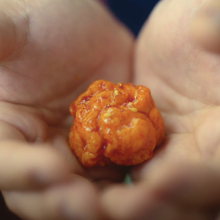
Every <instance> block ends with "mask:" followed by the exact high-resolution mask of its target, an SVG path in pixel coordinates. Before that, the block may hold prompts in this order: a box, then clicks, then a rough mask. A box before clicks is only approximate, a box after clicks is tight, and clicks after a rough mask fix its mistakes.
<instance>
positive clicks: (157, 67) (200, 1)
mask: <svg viewBox="0 0 220 220" xmlns="http://www.w3.org/2000/svg"><path fill="white" fill-rule="evenodd" d="M61 2H62V4H61ZM0 4H1V7H0V8H1V10H2V12H1V13H0V19H1V22H0V24H1V25H0V29H1V31H0V33H1V35H0V36H1V37H0V42H1V44H0V45H1V50H0V51H1V52H0V57H1V68H0V77H1V87H0V94H1V97H0V99H1V103H0V105H1V108H0V120H1V122H0V130H1V132H0V140H1V142H2V143H1V149H0V151H1V152H0V155H4V157H3V156H2V158H1V160H0V177H1V178H0V189H1V190H2V191H3V195H4V198H5V201H6V203H7V206H8V207H9V209H10V210H11V211H13V212H14V213H16V214H17V215H18V216H20V217H22V218H23V219H28V220H32V219H33V220H35V219H36V220H42V219H43V220H44V219H47V220H50V219H53V220H54V219H111V220H114V219H117V220H118V219H120V220H123V219H126V220H130V219H141V220H142V219H148V220H150V219H154V220H159V219H163V220H164V219H168V220H174V219H178V220H181V219H184V220H185V219H187V220H188V219H190V220H209V219H211V220H218V219H219V218H218V215H219V213H218V211H219V202H220V189H219V185H220V175H219V173H220V172H219V170H220V164H219V157H220V151H219V135H218V134H219V132H220V127H219V123H218V118H219V115H220V112H219V106H218V105H219V102H220V100H219V97H220V94H219V93H220V91H219V80H220V79H219V76H218V72H219V71H220V70H219V65H218V64H219V52H220V47H219V40H218V38H219V37H218V36H219V31H218V30H219V24H218V23H217V21H218V20H217V19H216V18H217V17H216V16H215V17H214V18H213V19H211V18H210V17H208V15H209V14H210V12H209V13H207V10H206V9H207V8H209V9H208V11H210V10H211V9H213V10H215V11H216V13H219V11H220V6H219V3H218V1H217V0H209V1H208V0H206V1H205V0H191V1H185V0H163V1H161V3H160V4H159V5H158V6H157V7H156V9H155V10H154V12H153V14H152V16H151V17H150V19H149V21H148V22H147V23H146V25H145V26H144V27H143V30H142V32H141V34H140V36H139V38H138V39H137V43H136V47H135V52H134V53H133V38H132V36H131V35H130V34H129V33H128V32H127V31H126V30H125V29H124V28H123V27H122V26H121V25H119V24H117V22H116V21H115V20H114V19H113V18H112V17H111V16H110V15H109V14H108V13H107V12H105V11H104V10H103V9H101V7H100V6H99V5H98V4H96V2H95V1H91V0H76V1H68V0H53V1H52V0H47V1H43V0H40V1H39V0H38V1H34V0H32V1H19V0H17V1H15V0H14V1H13V0H11V1H10V4H8V1H1V3H0ZM201 6H202V7H201ZM15 8H16V9H15ZM79 11H80V13H79ZM54 12H56V13H54ZM57 13H58V14H59V16H57ZM211 14H212V13H211ZM67 15H68V16H67ZM202 19H203V20H202ZM79 21H80V23H81V24H80V25H79ZM204 21H205V22H204ZM215 22H216V23H215ZM201 24H204V25H201ZM57 27H59V28H57ZM212 27H214V28H212ZM216 27H218V28H216ZM210 39H212V40H210ZM106 41H107V43H106ZM133 54H134V58H135V59H134V61H132V56H133ZM131 64H132V65H131ZM133 70H134V77H133V80H134V83H136V84H144V85H146V86H148V87H149V88H150V89H151V91H152V95H153V97H154V99H155V102H156V105H157V107H158V108H159V109H160V111H161V113H162V114H163V116H164V120H165V124H166V139H165V142H164V145H163V146H161V147H160V148H158V150H157V151H156V152H155V156H154V157H153V159H152V160H150V161H148V162H146V163H144V164H142V165H141V166H137V167H134V168H133V169H132V170H131V175H132V178H133V181H134V184H133V185H132V186H125V185H116V186H114V185H113V186H112V187H107V188H106V189H105V190H104V191H98V190H97V187H96V182H97V181H95V180H97V179H99V180H100V179H101V180H106V179H108V180H111V181H119V180H120V178H121V174H122V172H117V170H118V169H116V170H114V169H111V170H108V171H106V170H92V171H90V172H88V171H86V170H85V169H83V168H82V167H81V166H80V165H79V164H78V162H77V160H76V159H75V158H74V157H73V156H72V155H71V153H70V152H69V151H68V148H67V142H66V137H67V134H68V128H69V126H70V123H71V119H69V118H68V105H69V103H70V102H71V101H72V99H73V98H75V97H76V95H77V94H78V93H80V92H81V91H82V90H84V88H85V86H86V85H87V84H89V83H90V82H91V81H92V80H94V79H96V78H99V77H102V78H105V79H106V80H111V81H116V82H117V81H129V80H130V79H129V78H130V73H131V72H132V71H133ZM119 73H120V74H119ZM63 74H65V77H64V75H63ZM64 85H65V86H64ZM11 157H12V158H13V159H12V158H11ZM106 173H107V174H108V175H107V176H106ZM116 174H117V175H116ZM115 176H116V177H117V178H115ZM113 177H114V178H113ZM89 180H90V181H89Z"/></svg>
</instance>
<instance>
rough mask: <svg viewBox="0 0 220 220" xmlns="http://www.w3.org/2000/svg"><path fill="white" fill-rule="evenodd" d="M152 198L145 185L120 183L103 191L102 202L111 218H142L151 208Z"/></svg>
mask: <svg viewBox="0 0 220 220" xmlns="http://www.w3.org/2000/svg"><path fill="white" fill-rule="evenodd" d="M151 199H152V198H151V196H150V193H149V192H148V190H147V189H146V188H145V187H141V186H123V185H118V186H114V187H111V188H109V189H107V190H105V191H104V192H103V194H102V196H101V204H102V208H103V211H104V213H105V214H106V216H107V217H108V218H109V219H112V220H118V219H120V220H133V219H136V220H138V219H140V220H142V219H145V218H143V216H147V213H148V211H149V210H150V209H151Z"/></svg>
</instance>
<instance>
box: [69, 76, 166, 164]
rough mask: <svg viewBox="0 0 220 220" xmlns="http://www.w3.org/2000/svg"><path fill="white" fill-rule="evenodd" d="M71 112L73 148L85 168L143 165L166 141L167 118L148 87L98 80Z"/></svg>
mask: <svg viewBox="0 0 220 220" xmlns="http://www.w3.org/2000/svg"><path fill="white" fill-rule="evenodd" d="M70 113H71V114H72V116H73V117H74V119H73V122H74V123H73V125H72V127H71V129H70V134H69V142H70V148H71V149H72V151H73V153H74V154H75V155H76V156H77V157H78V159H79V161H80V162H81V164H82V165H83V166H85V167H92V166H104V165H109V164H112V163H116V164H119V165H125V166H129V165H135V164H139V163H141V162H143V161H145V160H147V159H149V158H151V157H152V155H153V150H154V148H155V147H156V146H157V145H159V144H161V142H162V140H163V136H164V121H163V118H162V116H161V115H160V113H159V111H158V110H157V109H156V107H155V104H154V101H153V99H152V97H151V94H150V90H149V89H148V88H146V87H144V86H135V85H133V84H122V83H118V84H117V85H115V84H113V83H111V82H108V81H104V80H98V81H95V82H93V83H92V84H91V85H90V86H89V87H88V89H87V90H86V91H85V92H84V93H82V94H81V95H80V96H79V97H78V98H77V99H76V100H75V101H73V102H72V104H71V105H70Z"/></svg>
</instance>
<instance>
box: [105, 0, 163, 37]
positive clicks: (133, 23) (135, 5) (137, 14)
mask: <svg viewBox="0 0 220 220" xmlns="http://www.w3.org/2000/svg"><path fill="white" fill-rule="evenodd" d="M106 2H107V4H108V6H109V8H110V9H111V10H112V12H113V13H114V14H115V15H116V17H118V18H119V19H120V20H121V21H122V22H123V23H124V24H126V25H127V26H128V27H129V28H130V30H131V31H132V32H133V33H134V34H135V35H137V34H138V32H139V31H140V29H141V27H142V25H143V23H144V22H145V20H146V19H147V17H148V15H149V14H150V12H151V10H152V8H153V7H154V6H155V5H156V3H157V2H159V0H106Z"/></svg>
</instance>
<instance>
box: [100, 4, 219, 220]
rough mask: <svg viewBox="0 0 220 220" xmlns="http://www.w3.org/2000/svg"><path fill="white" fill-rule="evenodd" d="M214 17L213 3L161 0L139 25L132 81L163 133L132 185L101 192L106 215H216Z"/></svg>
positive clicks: (193, 218) (170, 218)
mask: <svg viewBox="0 0 220 220" xmlns="http://www.w3.org/2000/svg"><path fill="white" fill-rule="evenodd" d="M207 11H208V12H207ZM213 11H215V16H214V15H213V13H212V12H213ZM219 14H220V5H219V2H218V1H205V0H203V1H201V0H191V1H184V0H175V1H173V0H164V1H161V2H160V3H159V4H158V6H157V7H156V8H155V10H154V12H153V14H152V15H151V17H150V19H149V20H148V22H147V23H146V25H145V27H144V28H143V30H142V33H141V34H140V36H139V39H138V42H137V47H136V56H135V60H136V62H135V81H134V82H135V84H144V85H146V86H147V87H149V88H150V89H151V92H152V95H153V98H154V100H155V102H156V105H157V107H158V109H159V110H160V111H161V113H162V114H163V117H164V120H165V127H166V138H165V140H164V144H163V145H162V146H161V147H159V148H158V149H157V150H156V152H155V155H154V157H153V158H152V159H151V160H150V161H147V162H146V163H144V164H142V165H140V166H137V167H135V168H134V169H133V170H132V178H133V180H134V185H133V186H132V187H128V188H120V187H115V188H112V189H111V190H109V191H108V190H107V191H106V193H105V194H104V195H103V204H104V208H105V210H106V212H108V213H109V215H110V216H111V218H112V219H126V220H128V219H148V220H150V219H154V220H160V219H161V220H162V219H163V220H165V219H167V220H177V219H178V220H181V219H187V220H189V219H190V220H206V219H207V220H208V219H212V220H214V219H215V220H217V219H219V218H218V215H219V209H220V190H219V185H220V175H219V173H220V162H219V161H220V138H219V136H220V124H219V120H220V106H219V104H220V87H219V85H220V75H219V73H220V66H219V63H220V54H219V44H220V41H219V36H220V35H219V25H218V26H217V24H218V22H219V19H218V17H219ZM217 15H218V16H217ZM211 16H213V17H211ZM211 18H212V19H211ZM201 19H203V20H202V22H201ZM204 20H205V21H206V22H203V21H204ZM212 22H213V23H212ZM214 22H215V23H214ZM200 25H201V26H200ZM202 25H204V26H202ZM201 27H202V28H201ZM213 27H218V29H217V28H213ZM205 30H206V31H205ZM208 36H209V37H208ZM217 36H218V37H217ZM214 49H215V50H214ZM213 51H214V52H215V53H214V52H213ZM216 52H217V53H216ZM116 197H118V200H117V199H116ZM114 200H117V201H118V202H115V203H113V201H114ZM122 201H124V202H122ZM119 204H120V205H119ZM126 210H129V211H126Z"/></svg>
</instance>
